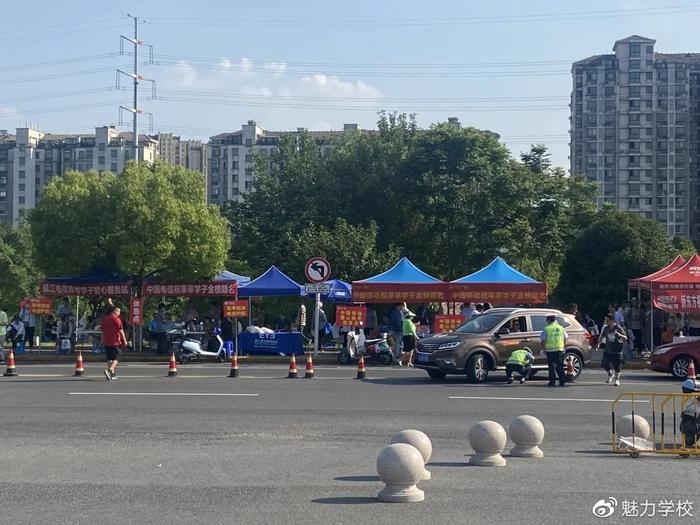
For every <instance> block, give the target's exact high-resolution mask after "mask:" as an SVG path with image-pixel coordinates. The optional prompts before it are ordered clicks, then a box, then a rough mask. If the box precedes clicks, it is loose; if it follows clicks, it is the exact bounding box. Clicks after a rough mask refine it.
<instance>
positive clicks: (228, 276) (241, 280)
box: [214, 270, 250, 286]
mask: <svg viewBox="0 0 700 525" xmlns="http://www.w3.org/2000/svg"><path fill="white" fill-rule="evenodd" d="M214 280H215V281H236V282H237V283H238V284H239V285H240V286H243V285H244V284H245V283H249V282H250V277H247V276H245V275H238V274H237V273H233V272H229V271H228V270H224V271H223V272H221V273H220V274H219V275H217V276H216V277H214Z"/></svg>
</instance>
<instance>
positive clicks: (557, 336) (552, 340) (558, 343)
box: [544, 321, 566, 352]
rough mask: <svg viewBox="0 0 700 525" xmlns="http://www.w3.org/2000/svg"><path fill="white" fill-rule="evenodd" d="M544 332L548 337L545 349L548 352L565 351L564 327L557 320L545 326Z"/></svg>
mask: <svg viewBox="0 0 700 525" xmlns="http://www.w3.org/2000/svg"><path fill="white" fill-rule="evenodd" d="M544 333H545V334H546V336H547V339H546V340H545V342H544V349H545V351H547V352H563V351H564V343H565V341H564V339H565V338H564V334H565V333H566V332H565V331H564V328H563V327H562V326H561V325H560V324H559V323H557V322H556V321H555V322H553V323H552V324H548V325H547V326H545V327H544Z"/></svg>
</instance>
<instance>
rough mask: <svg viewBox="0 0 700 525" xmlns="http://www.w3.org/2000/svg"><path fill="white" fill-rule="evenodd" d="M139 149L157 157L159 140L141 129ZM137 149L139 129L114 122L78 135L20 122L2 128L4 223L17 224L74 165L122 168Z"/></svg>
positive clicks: (0, 220)
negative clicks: (121, 127)
mask: <svg viewBox="0 0 700 525" xmlns="http://www.w3.org/2000/svg"><path fill="white" fill-rule="evenodd" d="M138 151H139V159H140V160H141V161H146V162H154V161H155V159H156V157H157V155H158V143H157V142H156V141H155V140H154V139H153V138H150V137H147V136H145V135H141V136H139V148H138ZM132 152H133V134H132V133H128V132H127V133H125V132H119V131H118V130H117V129H116V128H114V127H113V126H102V127H98V128H95V133H94V134H77V135H63V134H54V133H43V132H41V131H38V130H35V129H31V128H17V130H16V133H15V135H12V134H9V133H8V132H7V131H6V130H0V224H6V225H10V226H13V227H15V226H17V224H18V222H19V220H20V219H21V217H22V216H23V215H24V213H26V210H29V209H31V208H33V207H34V206H36V204H37V202H39V200H40V199H41V194H42V192H43V190H44V188H45V187H46V185H47V184H48V183H49V182H50V181H51V179H52V178H53V177H56V176H61V175H63V174H64V173H65V172H66V171H69V170H78V171H89V170H96V171H111V172H113V173H121V171H122V170H123V169H124V166H125V165H126V163H127V162H128V161H129V160H131V157H132Z"/></svg>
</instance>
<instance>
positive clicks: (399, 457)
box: [377, 443, 425, 503]
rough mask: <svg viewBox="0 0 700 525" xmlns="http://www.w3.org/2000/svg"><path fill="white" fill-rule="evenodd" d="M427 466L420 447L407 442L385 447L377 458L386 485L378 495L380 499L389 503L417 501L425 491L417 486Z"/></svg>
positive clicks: (422, 497) (378, 467) (423, 496)
mask: <svg viewBox="0 0 700 525" xmlns="http://www.w3.org/2000/svg"><path fill="white" fill-rule="evenodd" d="M424 470H425V466H424V465H423V456H421V453H420V452H418V449H417V448H415V447H413V446H411V445H407V444H406V443H394V444H393V445H389V446H386V447H384V448H383V449H382V450H381V451H380V452H379V457H378V458H377V474H379V479H381V480H382V481H383V482H384V484H385V485H386V486H385V487H384V488H383V489H382V490H381V492H379V494H378V495H377V499H379V501H386V502H389V503H417V502H419V501H423V500H424V499H425V493H424V492H423V491H422V490H420V489H419V488H418V487H416V483H418V482H419V481H420V480H421V477H422V476H423V471H424Z"/></svg>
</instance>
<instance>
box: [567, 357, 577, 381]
mask: <svg viewBox="0 0 700 525" xmlns="http://www.w3.org/2000/svg"><path fill="white" fill-rule="evenodd" d="M564 375H565V376H566V382H567V383H573V382H574V380H575V379H576V369H575V368H574V362H573V359H571V358H569V359H567V360H566V361H565V362H564Z"/></svg>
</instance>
